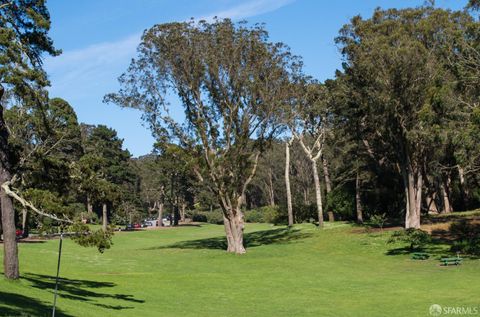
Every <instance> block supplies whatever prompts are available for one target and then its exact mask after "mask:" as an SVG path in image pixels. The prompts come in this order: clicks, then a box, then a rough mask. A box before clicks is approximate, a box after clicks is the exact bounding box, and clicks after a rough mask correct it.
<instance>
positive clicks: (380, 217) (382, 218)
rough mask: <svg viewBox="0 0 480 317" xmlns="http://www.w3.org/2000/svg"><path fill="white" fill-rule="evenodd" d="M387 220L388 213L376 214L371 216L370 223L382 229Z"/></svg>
mask: <svg viewBox="0 0 480 317" xmlns="http://www.w3.org/2000/svg"><path fill="white" fill-rule="evenodd" d="M386 221H387V214H385V213H383V214H375V215H372V216H371V217H370V223H371V224H372V225H373V226H375V227H378V228H380V229H383V226H384V225H385V222H386Z"/></svg>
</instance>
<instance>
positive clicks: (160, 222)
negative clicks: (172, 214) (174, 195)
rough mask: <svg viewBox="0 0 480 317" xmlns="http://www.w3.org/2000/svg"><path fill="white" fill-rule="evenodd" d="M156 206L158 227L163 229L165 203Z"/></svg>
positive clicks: (158, 203) (157, 203)
mask: <svg viewBox="0 0 480 317" xmlns="http://www.w3.org/2000/svg"><path fill="white" fill-rule="evenodd" d="M156 205H157V211H158V218H157V219H158V220H157V221H158V226H159V227H163V203H161V202H159V201H157V202H156Z"/></svg>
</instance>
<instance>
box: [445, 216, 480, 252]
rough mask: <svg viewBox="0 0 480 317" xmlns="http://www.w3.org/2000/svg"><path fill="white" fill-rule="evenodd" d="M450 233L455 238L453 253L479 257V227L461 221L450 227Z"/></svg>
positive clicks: (464, 220) (465, 220)
mask: <svg viewBox="0 0 480 317" xmlns="http://www.w3.org/2000/svg"><path fill="white" fill-rule="evenodd" d="M450 233H451V234H452V236H454V237H455V242H454V243H453V245H452V247H451V250H452V251H453V252H462V253H465V254H472V255H480V225H478V224H472V223H469V222H468V221H467V219H462V220H461V221H460V222H455V223H452V224H451V225H450Z"/></svg>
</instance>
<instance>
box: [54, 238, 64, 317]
mask: <svg viewBox="0 0 480 317" xmlns="http://www.w3.org/2000/svg"><path fill="white" fill-rule="evenodd" d="M62 242H63V232H62V233H60V244H59V246H58V263H57V277H56V278H55V293H54V294H55V295H54V296H53V310H52V317H55V307H56V306H57V291H58V275H59V274H60V259H61V257H62Z"/></svg>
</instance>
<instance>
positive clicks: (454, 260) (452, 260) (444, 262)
mask: <svg viewBox="0 0 480 317" xmlns="http://www.w3.org/2000/svg"><path fill="white" fill-rule="evenodd" d="M462 260H463V259H462V258H460V257H456V258H441V259H440V262H442V265H444V266H447V265H460V264H462Z"/></svg>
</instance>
